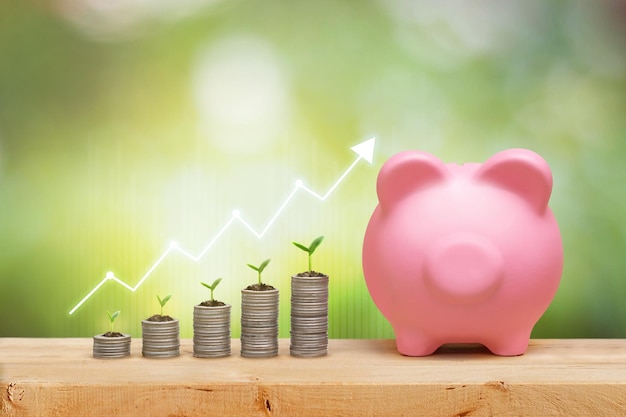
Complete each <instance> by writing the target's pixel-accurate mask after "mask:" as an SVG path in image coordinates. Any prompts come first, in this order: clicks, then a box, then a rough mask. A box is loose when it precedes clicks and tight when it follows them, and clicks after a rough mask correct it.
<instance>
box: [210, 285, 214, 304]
mask: <svg viewBox="0 0 626 417" xmlns="http://www.w3.org/2000/svg"><path fill="white" fill-rule="evenodd" d="M210 290H211V301H213V288H210Z"/></svg>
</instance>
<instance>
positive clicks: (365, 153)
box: [69, 138, 376, 315]
mask: <svg viewBox="0 0 626 417" xmlns="http://www.w3.org/2000/svg"><path fill="white" fill-rule="evenodd" d="M375 144H376V138H371V139H368V140H366V141H365V142H361V143H359V144H358V145H355V146H353V147H351V148H350V149H351V150H352V151H354V152H355V153H356V154H357V155H358V156H357V158H356V159H355V160H354V162H352V164H351V165H350V166H349V167H348V169H346V170H345V171H344V172H343V174H341V176H340V177H339V178H338V179H337V181H335V183H334V184H333V185H332V186H331V187H330V188H329V189H328V191H326V194H324V195H320V194H318V193H316V192H315V191H313V190H311V189H310V188H308V187H307V186H306V185H304V183H303V182H302V181H301V180H297V181H296V182H295V186H294V188H293V190H292V191H291V193H289V195H288V196H287V197H286V198H285V200H284V201H283V203H282V204H281V205H280V207H278V209H277V210H276V212H275V213H274V215H273V216H272V217H271V218H270V219H269V220H268V222H267V224H266V225H265V227H264V228H263V229H261V231H257V230H256V229H255V228H254V227H252V226H251V225H250V223H248V222H247V221H246V220H245V219H244V218H243V217H241V213H240V211H239V210H233V212H232V213H231V216H230V218H229V219H228V221H227V222H226V223H225V224H224V226H222V228H221V229H220V230H219V231H218V232H217V234H216V235H215V236H214V237H213V239H211V241H210V242H209V243H208V244H207V245H206V246H205V247H204V249H202V251H201V252H200V253H199V254H198V255H195V256H194V255H192V254H191V253H189V252H188V251H186V250H185V249H183V248H181V247H180V246H179V245H178V243H177V242H170V244H169V246H168V248H167V249H166V250H165V252H163V254H161V256H159V258H158V259H157V260H156V261H155V262H154V264H152V266H151V267H150V269H148V271H146V273H145V274H144V275H143V277H141V279H140V280H139V281H138V282H137V284H135V286H134V287H132V286H130V285H129V284H127V283H125V282H124V281H122V280H121V279H119V278H117V277H116V276H115V274H114V273H113V272H111V271H109V272H107V273H106V276H105V277H104V278H103V279H102V281H100V282H99V283H98V285H96V286H95V287H93V289H92V290H91V291H89V293H87V295H86V296H85V297H83V299H82V300H80V301H79V302H78V304H76V305H75V306H74V308H72V309H71V310H70V313H69V314H70V315H72V314H74V313H75V312H76V310H78V309H79V308H80V307H81V306H82V305H83V304H85V302H87V300H89V298H91V296H93V295H94V294H95V293H96V292H97V291H98V290H99V289H100V287H102V286H103V285H104V284H106V283H107V282H108V281H113V282H116V283H118V284H119V285H121V286H122V287H124V288H126V289H127V290H129V291H132V292H135V291H137V289H138V288H139V287H141V284H143V283H144V282H145V281H146V280H147V279H148V278H149V277H150V275H151V274H152V272H154V270H155V269H156V268H157V267H158V266H159V265H160V264H161V262H163V260H165V258H167V257H168V255H169V254H170V253H172V252H173V251H178V252H180V253H182V254H183V255H185V256H186V257H188V258H189V259H191V260H193V261H194V262H198V261H199V260H200V259H202V257H203V256H204V255H205V254H206V253H207V252H208V251H209V249H211V247H212V246H213V245H214V244H215V243H216V242H217V241H218V240H219V238H220V237H221V236H222V235H223V234H224V233H225V232H226V231H227V230H228V228H229V227H230V226H231V225H232V224H233V223H234V222H235V221H239V222H240V223H241V224H242V225H243V226H244V227H245V228H246V229H248V230H249V231H250V232H251V233H252V234H253V235H255V236H256V237H257V238H259V239H261V238H262V237H263V236H264V235H265V233H267V231H268V230H269V229H270V228H271V227H272V225H273V224H274V222H275V221H276V220H277V219H278V217H279V216H280V214H281V213H282V212H283V211H284V210H285V208H286V207H287V205H288V204H289V202H290V201H291V200H292V199H293V198H294V197H295V195H296V194H297V193H298V192H299V191H300V190H302V191H305V192H307V193H309V194H311V195H312V196H313V197H315V198H317V199H319V200H321V201H324V200H326V199H327V198H328V197H329V196H330V195H331V194H332V192H333V191H335V189H336V188H337V187H338V186H339V184H341V182H342V181H343V180H344V179H345V178H346V177H347V176H348V174H349V173H350V171H352V169H353V168H354V167H355V166H356V165H357V164H358V163H359V161H360V160H361V159H364V160H366V161H367V162H368V163H370V164H371V163H372V160H373V158H374V145H375Z"/></svg>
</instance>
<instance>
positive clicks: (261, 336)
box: [241, 289, 278, 358]
mask: <svg viewBox="0 0 626 417" xmlns="http://www.w3.org/2000/svg"><path fill="white" fill-rule="evenodd" d="M276 355H278V290H277V289H273V290H269V291H252V290H241V356H243V357H246V358H270V357H273V356H276Z"/></svg>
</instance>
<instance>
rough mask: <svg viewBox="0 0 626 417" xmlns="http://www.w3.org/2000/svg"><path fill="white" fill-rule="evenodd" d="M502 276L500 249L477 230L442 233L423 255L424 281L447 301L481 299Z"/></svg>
mask: <svg viewBox="0 0 626 417" xmlns="http://www.w3.org/2000/svg"><path fill="white" fill-rule="evenodd" d="M503 278H504V259H503V257H502V254H501V252H500V251H499V250H498V248H497V247H496V246H495V245H494V244H493V243H492V242H491V241H490V240H489V239H487V238H485V237H483V236H481V235H478V234H468V233H457V234H452V235H447V236H444V237H442V238H440V239H438V240H436V241H435V243H434V244H433V245H432V246H431V247H430V248H429V250H428V251H427V253H426V256H425V262H424V279H425V282H426V285H427V286H428V287H429V288H430V290H431V291H432V292H433V293H434V294H435V295H436V296H437V298H438V299H440V300H441V301H444V302H447V303H450V304H473V303H479V302H482V301H484V300H486V299H488V298H489V297H490V296H491V295H493V293H495V292H496V290H497V289H498V287H499V286H500V284H501V283H502V280H503Z"/></svg>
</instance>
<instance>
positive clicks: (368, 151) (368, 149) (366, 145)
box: [350, 138, 376, 164]
mask: <svg viewBox="0 0 626 417" xmlns="http://www.w3.org/2000/svg"><path fill="white" fill-rule="evenodd" d="M375 144H376V138H371V139H368V140H366V141H365V142H361V143H359V144H358V145H354V146H353V147H351V148H350V149H352V150H353V151H354V152H356V154H357V155H359V156H360V157H361V158H363V159H365V160H366V161H367V162H369V163H370V164H371V163H372V160H373V159H374V145H375Z"/></svg>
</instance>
